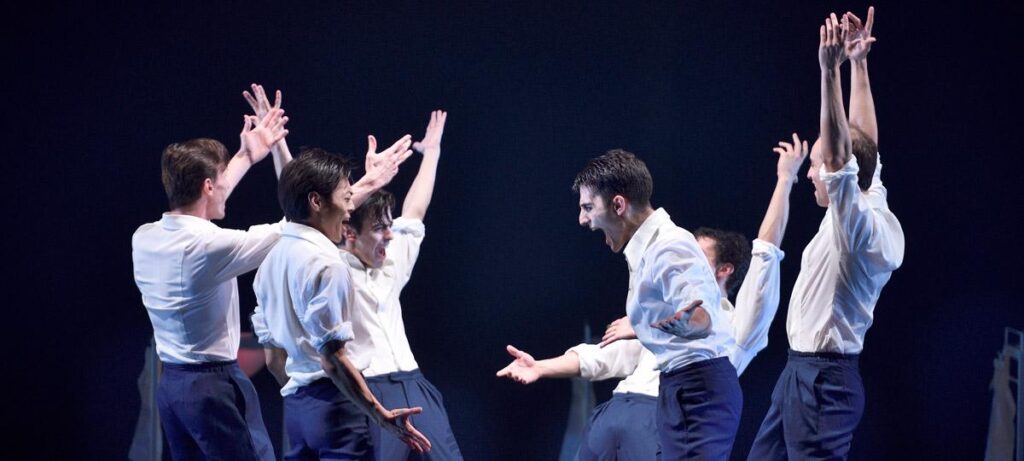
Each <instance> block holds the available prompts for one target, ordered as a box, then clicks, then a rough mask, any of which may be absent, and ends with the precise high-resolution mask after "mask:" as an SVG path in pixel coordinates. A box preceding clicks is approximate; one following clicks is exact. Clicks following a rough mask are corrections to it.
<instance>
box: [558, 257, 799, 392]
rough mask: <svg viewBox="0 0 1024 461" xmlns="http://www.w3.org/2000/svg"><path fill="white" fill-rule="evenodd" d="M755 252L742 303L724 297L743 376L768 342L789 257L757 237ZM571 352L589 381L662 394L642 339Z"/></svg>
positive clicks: (732, 356)
mask: <svg viewBox="0 0 1024 461" xmlns="http://www.w3.org/2000/svg"><path fill="white" fill-rule="evenodd" d="M751 255H752V257H751V261H750V269H749V270H748V271H747V275H746V276H745V277H744V278H743V284H742V285H740V291H739V293H738V294H737V296H736V305H737V306H738V307H733V304H732V303H731V302H729V299H728V298H725V297H722V314H723V317H724V319H725V320H726V321H728V322H729V324H730V328H731V331H732V332H733V338H734V339H735V344H733V347H730V348H729V350H728V351H727V354H728V356H729V360H730V361H731V362H732V364H733V366H734V367H736V374H737V375H741V374H743V370H745V369H746V368H747V365H749V364H750V361H751V360H752V359H753V358H754V356H756V355H757V353H758V352H760V351H761V350H763V349H764V348H765V347H766V346H768V330H769V327H770V326H771V323H772V320H773V319H774V318H775V313H776V311H777V310H778V308H779V272H780V268H779V262H780V261H782V258H784V257H785V253H783V251H782V250H781V249H779V247H776V246H775V245H773V244H771V243H769V242H766V241H764V240H759V239H755V240H754V245H753V248H752V250H751ZM569 351H571V352H575V353H576V355H577V356H578V357H579V359H580V376H582V377H583V378H585V379H588V380H590V381H601V380H605V379H610V378H621V377H623V376H625V379H623V380H622V381H620V382H619V384H618V385H617V386H616V387H615V389H614V390H613V391H612V393H625V392H630V393H634V394H645V395H649V396H652V397H657V396H658V384H659V381H660V378H659V375H660V372H659V371H658V367H657V363H656V360H655V358H654V354H652V353H651V352H650V351H648V350H647V349H645V348H644V347H643V345H641V344H640V341H637V340H635V339H633V340H625V341H616V342H614V343H611V344H609V345H607V346H605V347H603V348H601V347H598V346H597V345H596V344H580V345H578V346H574V347H572V348H570V349H569Z"/></svg>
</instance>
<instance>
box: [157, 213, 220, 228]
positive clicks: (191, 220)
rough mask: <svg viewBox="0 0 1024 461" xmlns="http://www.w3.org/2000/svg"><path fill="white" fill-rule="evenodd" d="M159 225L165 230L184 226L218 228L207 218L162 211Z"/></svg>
mask: <svg viewBox="0 0 1024 461" xmlns="http://www.w3.org/2000/svg"><path fill="white" fill-rule="evenodd" d="M160 225H161V226H163V228H164V229H167V230H178V229H185V228H192V229H219V227H218V226H217V225H216V224H214V223H213V222H211V221H210V220H208V219H204V218H200V217H198V216H192V215H187V214H178V213H164V215H163V217H162V218H160Z"/></svg>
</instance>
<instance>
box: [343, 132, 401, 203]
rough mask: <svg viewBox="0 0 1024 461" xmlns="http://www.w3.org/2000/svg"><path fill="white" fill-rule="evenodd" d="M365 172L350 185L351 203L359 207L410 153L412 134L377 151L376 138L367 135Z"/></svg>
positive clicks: (388, 179)
mask: <svg viewBox="0 0 1024 461" xmlns="http://www.w3.org/2000/svg"><path fill="white" fill-rule="evenodd" d="M367 144H368V146H369V147H368V148H367V150H366V174H364V175H363V177H362V178H359V181H357V182H356V183H355V184H353V185H352V204H353V205H354V206H355V207H356V208H359V206H360V205H362V204H363V202H365V201H366V199H368V198H370V196H371V195H373V193H374V192H376V191H378V190H380V189H381V188H382V187H384V186H386V185H387V184H388V183H389V182H391V180H392V179H394V178H395V175H397V174H398V166H399V165H401V164H402V162H404V161H405V160H406V159H408V158H409V157H410V156H411V155H412V150H411V149H409V146H410V145H411V144H412V136H410V135H405V136H402V137H401V138H399V139H398V141H395V143H394V144H392V145H391V147H389V148H387V149H384V150H383V151H381V152H377V138H375V137H373V135H370V136H368V137H367Z"/></svg>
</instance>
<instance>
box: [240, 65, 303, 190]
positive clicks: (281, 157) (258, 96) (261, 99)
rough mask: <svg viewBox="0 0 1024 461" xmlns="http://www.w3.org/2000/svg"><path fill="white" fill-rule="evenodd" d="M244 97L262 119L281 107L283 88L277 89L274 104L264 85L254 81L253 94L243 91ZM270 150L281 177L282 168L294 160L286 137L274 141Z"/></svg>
mask: <svg viewBox="0 0 1024 461" xmlns="http://www.w3.org/2000/svg"><path fill="white" fill-rule="evenodd" d="M242 97H243V98H245V101H246V102H248V103H249V107H252V111H253V113H254V114H256V117H257V118H259V119H260V120H263V118H264V117H266V116H267V113H268V112H270V110H271V109H280V108H281V90H277V92H276V94H275V95H274V105H273V106H271V105H270V100H268V99H267V93H266V91H264V90H263V85H257V84H255V83H253V84H252V94H249V92H248V91H243V92H242ZM270 152H271V154H273V158H274V173H275V174H277V177H278V178H280V177H281V170H282V169H283V168H284V166H285V165H287V164H288V162H290V161H292V153H291V151H290V150H288V143H287V142H286V141H285V138H281V140H280V141H277V142H276V143H274V145H273V146H271V148H270Z"/></svg>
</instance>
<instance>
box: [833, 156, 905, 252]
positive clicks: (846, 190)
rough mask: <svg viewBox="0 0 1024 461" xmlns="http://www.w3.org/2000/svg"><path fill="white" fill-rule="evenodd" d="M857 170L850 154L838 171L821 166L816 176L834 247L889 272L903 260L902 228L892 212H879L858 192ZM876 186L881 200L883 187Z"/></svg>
mask: <svg viewBox="0 0 1024 461" xmlns="http://www.w3.org/2000/svg"><path fill="white" fill-rule="evenodd" d="M859 171H860V167H859V166H858V165H857V158H856V157H853V156H850V160H849V161H848V162H846V165H843V168H841V169H839V171H835V172H831V173H830V172H828V171H827V170H826V169H825V166H824V165H822V166H821V170H820V176H821V180H822V181H824V183H825V190H826V191H827V192H828V199H829V212H830V213H829V214H830V218H829V219H830V220H831V222H832V226H833V230H834V231H835V237H836V238H835V240H834V241H835V243H836V245H837V246H838V248H836V249H837V250H839V251H840V252H841V253H845V254H852V253H856V254H858V255H860V256H861V258H860V259H861V260H862V261H863V262H864V263H866V264H869V265H872V266H875V267H876V268H877V269H878V270H879V271H883V272H891V271H894V270H896V268H898V267H899V266H900V264H901V263H902V262H903V238H902V237H903V230H902V228H900V227H899V222H898V221H896V218H895V216H892V214H891V213H880V212H879V210H878V209H876V207H874V206H872V204H871V202H870V201H869V200H868V197H867V195H866V194H864V193H862V192H861V190H860V186H858V185H857V173H858V172H859ZM879 182H880V180H879ZM876 190H878V189H877V188H876ZM880 190H881V191H882V192H883V195H882V199H883V200H884V189H880ZM869 193H878V192H873V191H869ZM886 211H887V210H886ZM893 226H895V227H893ZM890 230H891V231H893V232H890ZM896 237H898V238H896Z"/></svg>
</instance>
